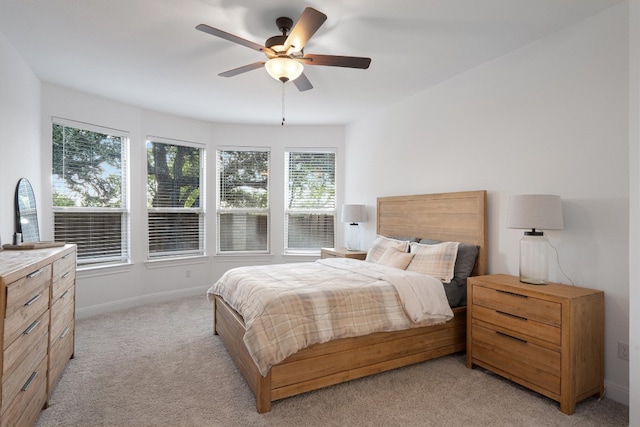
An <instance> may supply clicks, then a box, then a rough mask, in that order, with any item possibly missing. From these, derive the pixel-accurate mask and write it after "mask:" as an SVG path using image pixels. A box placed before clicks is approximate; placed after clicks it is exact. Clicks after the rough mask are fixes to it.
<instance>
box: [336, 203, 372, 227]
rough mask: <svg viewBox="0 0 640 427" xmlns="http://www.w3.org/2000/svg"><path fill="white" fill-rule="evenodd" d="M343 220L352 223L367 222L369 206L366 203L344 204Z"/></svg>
mask: <svg viewBox="0 0 640 427" xmlns="http://www.w3.org/2000/svg"><path fill="white" fill-rule="evenodd" d="M342 222H348V223H350V224H356V223H359V222H367V207H366V206H365V205H342Z"/></svg>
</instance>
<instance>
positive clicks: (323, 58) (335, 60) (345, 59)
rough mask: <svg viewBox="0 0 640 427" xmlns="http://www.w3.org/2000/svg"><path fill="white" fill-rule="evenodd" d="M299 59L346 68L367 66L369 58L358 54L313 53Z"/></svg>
mask: <svg viewBox="0 0 640 427" xmlns="http://www.w3.org/2000/svg"><path fill="white" fill-rule="evenodd" d="M299 60H301V61H304V63H305V64H307V65H328V66H330V67H347V68H361V69H367V68H369V64H371V58H363V57H360V56H336V55H314V54H311V53H310V54H306V55H304V57H302V58H300V59H299Z"/></svg>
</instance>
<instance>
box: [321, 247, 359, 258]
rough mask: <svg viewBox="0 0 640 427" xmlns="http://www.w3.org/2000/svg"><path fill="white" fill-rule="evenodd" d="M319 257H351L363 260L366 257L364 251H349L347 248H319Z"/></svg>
mask: <svg viewBox="0 0 640 427" xmlns="http://www.w3.org/2000/svg"><path fill="white" fill-rule="evenodd" d="M320 258H322V259H326V258H352V259H359V260H364V259H366V258H367V252H366V251H350V250H348V249H347V248H321V249H320Z"/></svg>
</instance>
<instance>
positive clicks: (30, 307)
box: [0, 245, 76, 427]
mask: <svg viewBox="0 0 640 427" xmlns="http://www.w3.org/2000/svg"><path fill="white" fill-rule="evenodd" d="M75 274H76V246H75V245H65V246H64V247H56V248H47V249H35V250H24V251H22V250H5V251H1V252H0V286H1V287H2V292H1V293H0V322H1V324H0V334H1V337H2V346H3V348H2V350H3V351H2V353H1V356H0V366H1V367H2V370H1V372H2V387H1V389H0V405H1V406H0V426H2V427H4V426H16V425H20V426H29V425H33V424H34V423H35V421H36V419H37V417H38V414H39V413H40V410H41V409H42V408H43V407H45V406H46V404H47V402H48V400H49V396H50V394H51V391H52V390H53V386H54V385H55V384H56V381H57V380H58V378H59V377H60V374H61V373H62V371H63V370H64V367H65V366H66V363H67V361H68V360H69V359H70V358H71V357H72V356H73V352H74V324H75Z"/></svg>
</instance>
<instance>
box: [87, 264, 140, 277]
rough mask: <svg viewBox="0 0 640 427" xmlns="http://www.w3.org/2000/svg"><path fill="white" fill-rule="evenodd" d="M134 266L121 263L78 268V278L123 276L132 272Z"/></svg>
mask: <svg viewBox="0 0 640 427" xmlns="http://www.w3.org/2000/svg"><path fill="white" fill-rule="evenodd" d="M132 267H133V264H131V263H120V264H108V265H88V266H85V267H82V266H78V267H77V269H76V272H77V274H76V277H77V278H78V279H85V278H89V277H99V276H110V275H112V274H123V273H128V272H130V271H131V268H132Z"/></svg>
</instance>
